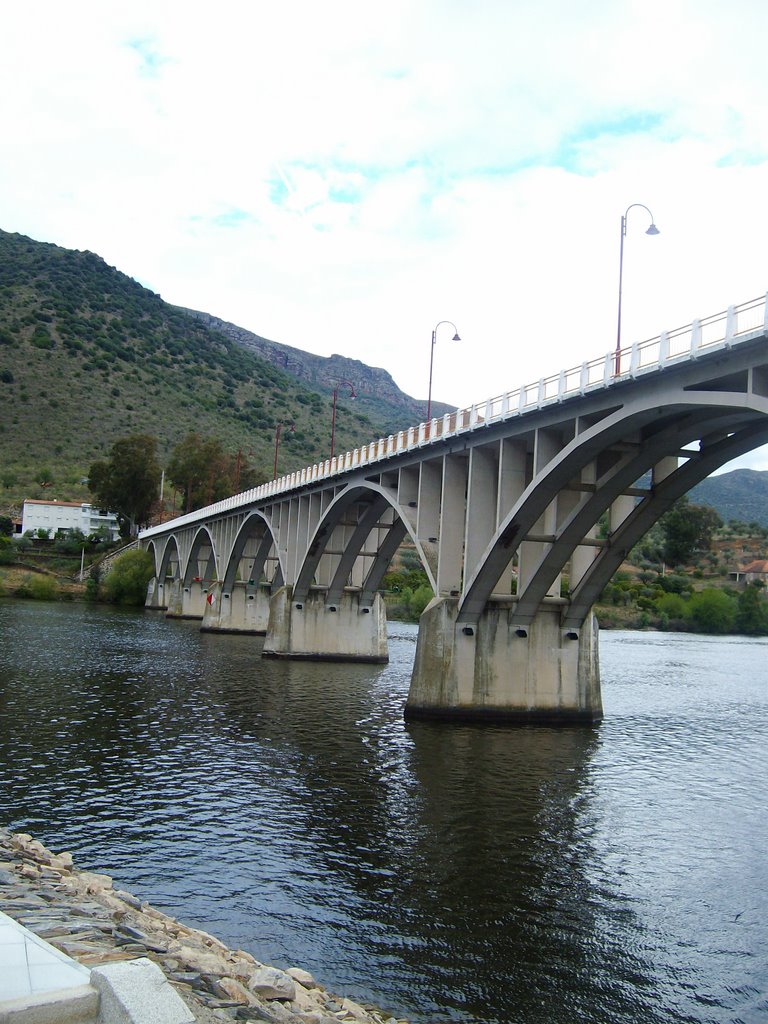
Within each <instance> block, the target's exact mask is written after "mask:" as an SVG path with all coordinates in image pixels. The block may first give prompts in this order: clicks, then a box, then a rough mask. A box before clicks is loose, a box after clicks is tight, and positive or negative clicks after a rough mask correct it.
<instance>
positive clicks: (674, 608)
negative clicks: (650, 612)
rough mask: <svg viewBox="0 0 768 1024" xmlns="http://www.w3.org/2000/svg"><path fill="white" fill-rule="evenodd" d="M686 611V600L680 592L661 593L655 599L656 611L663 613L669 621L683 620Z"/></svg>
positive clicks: (659, 613)
mask: <svg viewBox="0 0 768 1024" xmlns="http://www.w3.org/2000/svg"><path fill="white" fill-rule="evenodd" d="M687 611H688V602H687V601H686V600H685V599H684V598H682V597H681V596H680V594H662V595H661V597H659V598H657V600H656V612H657V614H658V615H665V616H666V617H667V622H668V623H669V622H670V621H671V620H673V619H678V620H683V619H685V617H686V614H687Z"/></svg>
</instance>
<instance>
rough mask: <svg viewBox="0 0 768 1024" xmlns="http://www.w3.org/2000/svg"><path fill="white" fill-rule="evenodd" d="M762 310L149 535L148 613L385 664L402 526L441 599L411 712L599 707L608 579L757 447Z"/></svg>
mask: <svg viewBox="0 0 768 1024" xmlns="http://www.w3.org/2000/svg"><path fill="white" fill-rule="evenodd" d="M767 314H768V306H767V305H766V301H765V299H764V298H761V299H757V300H754V301H752V302H748V303H744V304H743V305H741V306H738V307H730V308H729V309H728V310H727V311H726V312H724V313H721V314H717V315H715V316H711V317H709V318H707V319H705V320H700V321H695V322H694V323H693V324H690V325H688V326H686V327H684V328H681V329H679V330H676V331H671V332H669V333H664V334H662V335H660V336H659V337H657V338H652V339H649V340H647V341H643V342H639V343H635V344H634V345H632V346H631V347H629V348H627V349H624V350H622V351H621V353H620V354H619V355H616V354H615V353H614V352H609V353H607V354H606V355H604V356H601V357H600V358H598V359H594V360H590V361H587V362H584V363H582V364H580V365H578V366H575V367H572V368H570V369H568V370H563V371H562V372H561V373H559V374H556V375H553V376H551V377H547V378H543V379H541V380H539V381H536V382H535V383H533V384H529V385H526V386H524V387H520V388H516V389H514V390H513V391H509V392H506V393H504V394H502V395H499V396H498V397H495V398H492V399H489V400H488V401H485V402H481V403H479V404H477V405H473V406H471V407H470V408H467V409H460V410H457V411H456V412H455V413H450V414H448V415H446V416H443V417H440V418H438V419H433V420H431V421H430V422H428V423H421V424H419V426H416V427H412V428H410V429H409V430H405V431H401V432H400V433H399V434H397V435H392V436H390V437H388V438H382V439H379V440H376V441H373V442H371V443H370V444H367V445H363V446H362V447H361V448H358V449H355V450H354V451H353V452H347V453H346V454H345V455H341V456H339V457H337V458H333V459H330V460H328V461H326V462H322V463H319V464H316V465H313V466H310V467H308V468H306V469H303V470H301V471H300V472H296V473H291V474H289V475H288V476H285V477H282V478H281V479H279V480H275V481H272V482H271V483H268V484H263V485H262V486H260V487H257V488H254V489H253V490H249V491H246V492H245V493H243V494H237V495H234V496H233V497H231V498H227V499H226V500H224V501H220V502H218V503H216V504H215V505H211V506H210V507H208V508H204V509H201V510H200V511H198V512H194V513H190V514H189V515H184V516H181V517H180V518H178V519H174V520H173V521H171V522H168V523H164V524H163V525H161V526H156V527H153V528H151V529H148V530H145V531H144V532H143V533H142V534H141V536H140V544H141V546H142V547H145V548H147V549H148V550H149V551H150V552H151V553H152V555H153V557H154V560H155V566H156V576H155V578H154V579H153V580H152V582H151V583H150V586H149V590H148V595H147V607H149V608H157V609H165V610H166V611H167V614H168V615H169V616H181V617H185V618H196V619H200V620H201V623H202V628H203V629H206V630H219V631H222V632H227V631H229V632H246V633H263V634H266V639H265V641H264V648H263V655H264V656H266V657H269V656H272V657H283V658H308V659H331V660H353V661H374V662H376V661H385V660H386V658H387V640H386V616H385V609H384V605H383V602H382V598H381V596H380V594H379V593H378V590H379V587H380V585H381V581H382V578H383V576H384V573H385V572H386V570H387V568H388V566H389V564H390V562H391V560H392V558H393V556H394V554H395V552H396V551H397V549H398V547H399V546H400V544H401V542H402V541H403V540H404V539H405V538H406V537H410V539H411V540H412V541H413V543H414V544H415V545H416V549H417V551H418V553H419V556H420V558H421V560H422V563H423V565H424V568H425V569H426V572H427V575H428V577H429V581H430V583H431V585H432V588H433V590H434V593H435V598H434V600H433V601H432V602H431V604H430V605H429V606H428V607H427V609H426V610H425V612H424V614H423V615H422V617H421V620H420V622H419V637H418V644H417V651H416V658H415V664H414V669H413V677H412V681H411V688H410V693H409V697H408V701H407V705H406V715H407V716H409V717H444V718H451V717H455V718H462V719H472V718H479V719H484V718H487V719H495V720H513V721H549V722H569V721H595V720H597V719H599V718H600V717H601V715H602V707H601V698H600V680H599V669H598V641H597V626H596V622H595V619H594V616H593V614H592V605H593V604H594V602H595V601H596V599H597V598H598V596H599V594H600V592H601V591H602V589H603V587H604V586H605V584H606V583H607V582H608V581H609V580H610V578H611V576H612V575H613V573H614V572H615V571H616V569H617V568H618V567H619V566H620V564H621V562H622V561H623V560H624V558H625V557H626V555H627V554H628V552H629V551H630V549H631V548H632V547H633V545H634V544H636V543H637V541H638V540H640V538H641V537H642V536H643V534H644V533H645V532H646V531H647V530H648V529H649V528H650V527H651V526H652V525H653V523H654V522H655V521H656V520H657V519H658V518H659V516H660V515H661V514H662V513H663V512H665V511H666V510H667V509H668V508H669V507H670V505H671V504H672V503H673V502H674V501H675V500H676V499H677V498H679V497H680V496H681V495H683V494H684V493H685V492H686V491H688V490H689V489H690V488H691V487H693V486H694V485H695V484H697V483H698V482H699V481H701V480H702V479H704V478H705V477H706V476H708V475H709V474H710V473H712V472H713V470H716V469H717V468H718V467H720V466H722V465H723V464H724V463H726V462H728V461H730V460H731V459H733V458H735V457H737V456H739V455H741V454H743V453H744V452H747V451H749V450H751V449H753V448H756V447H758V446H759V445H762V444H765V443H768V351H766V344H765V343H766V334H767V332H768V326H767V319H766V318H767ZM649 473H650V477H648V474H649ZM648 478H649V479H650V483H649V484H648V486H645V487H643V486H639V485H638V481H640V480H641V479H648ZM604 513H607V514H608V533H607V537H602V538H601V537H600V536H599V530H598V523H599V520H600V518H601V517H602V516H603V514H604Z"/></svg>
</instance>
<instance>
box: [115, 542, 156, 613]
mask: <svg viewBox="0 0 768 1024" xmlns="http://www.w3.org/2000/svg"><path fill="white" fill-rule="evenodd" d="M154 575H155V563H154V560H153V558H152V555H150V553H149V552H148V551H139V550H134V551H126V553H125V554H124V555H121V556H120V557H119V558H117V559H115V564H114V565H113V566H112V570H111V571H110V573H109V575H108V576H107V577H106V579H105V580H104V586H103V590H104V595H105V596H106V598H107V600H109V601H114V602H115V604H123V605H134V606H136V607H138V606H140V605H143V604H144V602H145V600H146V597H147V586H148V584H149V581H150V580H151V579H152V577H153V576H154Z"/></svg>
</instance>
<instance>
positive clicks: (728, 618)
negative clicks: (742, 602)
mask: <svg viewBox="0 0 768 1024" xmlns="http://www.w3.org/2000/svg"><path fill="white" fill-rule="evenodd" d="M688 614H689V616H690V620H691V622H692V623H693V625H694V626H695V627H696V629H697V630H698V631H699V632H700V633H730V631H731V630H732V629H733V625H734V622H735V620H736V602H735V601H734V600H733V598H731V597H729V596H728V594H726V593H725V591H723V590H715V589H714V588H713V587H708V588H707V589H706V590H702V591H700V592H699V593H698V594H694V595H693V597H692V598H691V599H690V601H689V602H688Z"/></svg>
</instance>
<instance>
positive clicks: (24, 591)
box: [16, 576, 59, 601]
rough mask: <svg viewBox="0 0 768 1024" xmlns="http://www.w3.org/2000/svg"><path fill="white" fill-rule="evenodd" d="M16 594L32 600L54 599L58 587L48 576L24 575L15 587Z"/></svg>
mask: <svg viewBox="0 0 768 1024" xmlns="http://www.w3.org/2000/svg"><path fill="white" fill-rule="evenodd" d="M16 596H17V597H30V598H32V600H33V601H55V600H56V598H57V597H58V596H59V588H58V586H57V585H56V580H54V579H52V578H51V577H50V576H25V577H24V579H23V580H22V582H21V583H20V584H19V586H18V587H17V588H16Z"/></svg>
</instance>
